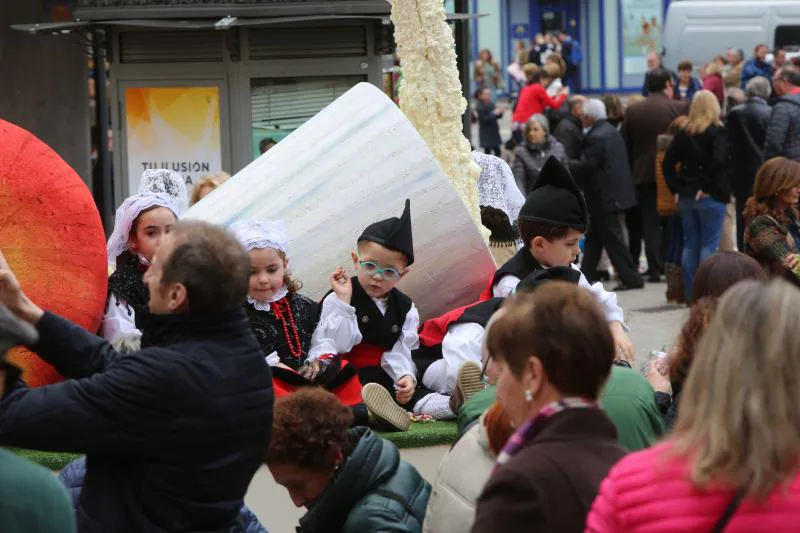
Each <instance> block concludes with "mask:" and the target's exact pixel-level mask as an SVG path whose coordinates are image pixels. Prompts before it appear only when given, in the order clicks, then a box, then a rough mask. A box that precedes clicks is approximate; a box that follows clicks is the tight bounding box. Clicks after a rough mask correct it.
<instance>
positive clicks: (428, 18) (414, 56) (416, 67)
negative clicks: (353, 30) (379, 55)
mask: <svg viewBox="0 0 800 533" xmlns="http://www.w3.org/2000/svg"><path fill="white" fill-rule="evenodd" d="M390 3H391V4H392V15H391V18H392V23H394V39H395V42H396V43H397V50H398V54H399V56H400V65H401V68H402V69H403V84H402V85H401V86H400V91H399V96H400V109H401V110H402V111H403V113H405V115H406V116H407V117H408V119H409V120H410V121H411V123H412V124H413V125H414V127H416V129H417V131H419V133H420V135H421V136H422V138H423V139H425V142H426V143H427V144H428V147H429V148H430V149H431V152H433V155H434V156H435V157H436V159H437V160H438V161H439V165H440V166H441V167H442V170H444V173H445V174H447V176H448V177H449V178H450V183H451V184H452V186H453V188H454V189H455V190H456V192H457V193H458V195H459V196H460V197H461V200H462V201H463V202H464V204H465V205H466V206H467V209H468V210H469V212H470V215H471V216H472V218H473V220H474V222H475V225H476V226H477V227H478V228H480V229H481V231H482V232H483V234H484V238H485V239H486V241H487V242H488V239H489V234H488V231H486V229H485V228H484V227H483V225H482V224H481V216H480V206H479V204H478V187H477V183H478V178H479V177H480V173H481V169H480V167H479V166H478V165H477V164H476V163H474V162H473V161H472V159H471V157H470V153H471V149H470V144H469V141H467V139H466V138H464V135H463V133H462V127H463V123H462V121H461V117H462V116H463V114H464V111H466V109H467V101H466V99H465V98H464V96H463V94H462V92H461V80H460V78H459V73H458V64H457V62H456V50H455V39H454V38H453V32H452V30H451V28H450V26H449V25H448V24H447V18H446V14H445V11H444V3H443V2H442V1H441V0H390Z"/></svg>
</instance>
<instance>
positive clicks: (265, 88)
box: [250, 76, 364, 131]
mask: <svg viewBox="0 0 800 533" xmlns="http://www.w3.org/2000/svg"><path fill="white" fill-rule="evenodd" d="M361 81H364V77H363V76H334V77H320V78H297V79H271V80H254V81H253V84H252V88H251V93H250V106H251V110H252V116H253V126H254V127H257V128H264V129H275V130H283V131H293V130H295V129H297V128H298V127H300V126H301V125H302V124H303V123H304V122H306V121H307V120H308V119H310V118H311V117H313V116H314V115H316V114H317V113H319V112H320V111H321V110H322V109H323V108H324V107H325V106H327V105H328V104H330V103H331V102H333V101H334V100H336V99H337V98H338V97H340V96H341V95H343V94H344V93H345V92H347V90H348V89H350V88H351V87H353V86H354V85H355V84H357V83H359V82H361Z"/></svg>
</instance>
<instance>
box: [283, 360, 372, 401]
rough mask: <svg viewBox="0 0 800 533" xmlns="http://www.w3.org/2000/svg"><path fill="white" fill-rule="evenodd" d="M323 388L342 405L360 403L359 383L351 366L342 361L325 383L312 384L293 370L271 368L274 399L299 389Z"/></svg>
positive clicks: (356, 374)
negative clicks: (337, 369) (333, 395)
mask: <svg viewBox="0 0 800 533" xmlns="http://www.w3.org/2000/svg"><path fill="white" fill-rule="evenodd" d="M314 386H321V387H324V388H325V389H326V390H328V391H329V392H331V393H333V394H335V395H336V397H337V398H339V401H340V402H342V403H343V404H344V405H348V406H353V405H356V404H359V403H362V400H361V381H359V379H358V373H357V372H356V369H355V368H354V367H353V365H351V364H349V363H348V362H347V361H345V360H344V359H342V360H341V361H339V371H338V372H336V374H335V375H334V376H333V377H331V378H330V379H328V380H327V381H326V383H319V384H317V383H312V382H311V381H309V380H307V379H306V378H304V377H303V376H301V375H300V374H298V373H297V372H295V371H294V370H291V369H289V368H283V367H275V366H273V367H272V389H273V390H274V391H275V397H276V398H280V397H282V396H288V395H289V394H292V393H293V392H294V391H296V390H297V389H298V388H300V387H314Z"/></svg>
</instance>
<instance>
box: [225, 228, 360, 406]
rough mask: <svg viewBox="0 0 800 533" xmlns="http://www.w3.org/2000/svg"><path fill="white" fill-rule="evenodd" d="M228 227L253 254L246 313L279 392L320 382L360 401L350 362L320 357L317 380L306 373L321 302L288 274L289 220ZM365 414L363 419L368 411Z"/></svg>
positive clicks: (350, 402)
mask: <svg viewBox="0 0 800 533" xmlns="http://www.w3.org/2000/svg"><path fill="white" fill-rule="evenodd" d="M229 229H230V231H231V232H232V233H233V234H234V235H236V237H237V238H238V239H239V242H241V243H242V246H244V248H245V250H247V253H248V255H249V256H250V287H249V290H248V293H247V303H246V304H245V311H246V312H247V316H248V317H249V319H250V324H251V327H252V329H253V333H255V335H256V338H257V339H258V342H259V343H260V344H261V347H262V348H263V350H264V354H265V355H266V356H267V363H268V364H269V365H270V366H271V367H272V374H273V389H274V391H275V395H276V396H279V397H280V396H286V395H287V394H290V393H292V392H294V391H295V390H296V389H297V388H298V387H303V386H308V385H322V386H324V387H325V388H326V389H328V390H330V391H331V392H333V393H334V394H336V395H337V397H338V398H339V400H340V401H341V402H342V403H344V404H345V405H350V406H354V405H356V404H360V403H361V386H360V384H359V382H358V379H357V377H356V372H355V370H354V369H353V368H352V367H349V365H342V366H340V365H339V362H340V361H339V360H338V359H325V360H323V361H321V363H323V368H322V370H321V371H319V372H317V375H316V376H314V380H313V381H312V380H309V379H307V377H305V375H308V374H309V367H308V366H307V364H306V363H307V361H308V353H309V349H310V347H311V337H312V335H313V334H314V330H315V329H316V327H317V323H318V322H319V314H320V305H319V304H318V303H317V302H315V301H313V300H311V299H309V298H306V297H305V296H303V295H301V294H300V293H299V291H300V289H301V287H302V284H301V283H299V282H298V281H296V280H294V279H293V278H292V277H291V275H290V273H289V256H288V254H289V251H288V236H287V233H286V224H284V222H282V221H271V220H263V219H262V220H241V221H238V222H235V223H234V224H232V225H231V226H230V228H229ZM304 374H305V375H304ZM363 413H364V417H365V416H366V410H365V409H363ZM356 415H358V413H356ZM356 418H358V416H356ZM364 422H365V421H364Z"/></svg>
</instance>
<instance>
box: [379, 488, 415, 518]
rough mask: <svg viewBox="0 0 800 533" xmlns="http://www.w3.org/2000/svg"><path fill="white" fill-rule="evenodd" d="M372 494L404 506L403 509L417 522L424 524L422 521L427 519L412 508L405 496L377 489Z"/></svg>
mask: <svg viewBox="0 0 800 533" xmlns="http://www.w3.org/2000/svg"><path fill="white" fill-rule="evenodd" d="M372 493H373V494H377V495H379V496H383V497H384V498H389V499H390V500H394V501H396V502H397V503H399V504H400V505H402V506H403V509H405V510H406V512H407V513H408V514H409V515H411V516H412V517H413V518H414V519H415V520H416V521H417V522H419V523H420V524H422V521H423V520H424V518H425V517H423V516H422V515H421V514H420V513H418V512H417V510H416V509H414V508H413V507H411V504H410V503H409V502H408V500H406V499H405V498H404V497H403V496H400V495H399V494H397V493H396V492H392V491H390V490H386V489H377V490H375V491H373V492H372Z"/></svg>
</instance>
